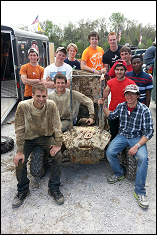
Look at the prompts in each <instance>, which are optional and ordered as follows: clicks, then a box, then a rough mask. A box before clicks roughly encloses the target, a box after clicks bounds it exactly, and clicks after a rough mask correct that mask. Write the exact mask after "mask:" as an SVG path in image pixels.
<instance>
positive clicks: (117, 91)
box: [107, 77, 136, 111]
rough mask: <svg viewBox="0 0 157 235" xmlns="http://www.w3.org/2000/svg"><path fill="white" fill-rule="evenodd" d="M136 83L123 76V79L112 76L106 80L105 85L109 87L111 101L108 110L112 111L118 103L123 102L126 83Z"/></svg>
mask: <svg viewBox="0 0 157 235" xmlns="http://www.w3.org/2000/svg"><path fill="white" fill-rule="evenodd" d="M130 84H134V85H136V83H135V82H134V81H132V80H131V79H129V78H127V77H125V79H124V80H123V81H118V80H117V78H116V77H115V78H112V79H110V80H108V81H107V85H108V86H109V87H110V92H111V102H110V105H109V110H110V111H113V110H114V109H115V108H116V107H117V105H118V104H119V103H122V102H125V101H126V99H125V96H124V90H125V87H126V86H127V85H130Z"/></svg>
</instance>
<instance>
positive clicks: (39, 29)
mask: <svg viewBox="0 0 157 235" xmlns="http://www.w3.org/2000/svg"><path fill="white" fill-rule="evenodd" d="M38 31H42V32H45V31H44V30H42V29H41V27H40V25H39V22H38Z"/></svg>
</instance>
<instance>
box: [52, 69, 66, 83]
mask: <svg viewBox="0 0 157 235" xmlns="http://www.w3.org/2000/svg"><path fill="white" fill-rule="evenodd" d="M57 73H62V74H64V75H65V76H66V71H58V72H51V73H50V78H51V81H52V82H53V81H54V77H55V75H56V74H57Z"/></svg>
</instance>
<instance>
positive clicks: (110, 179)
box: [107, 175, 125, 184]
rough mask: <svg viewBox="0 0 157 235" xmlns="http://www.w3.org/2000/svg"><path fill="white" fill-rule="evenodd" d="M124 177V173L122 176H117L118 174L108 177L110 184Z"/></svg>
mask: <svg viewBox="0 0 157 235" xmlns="http://www.w3.org/2000/svg"><path fill="white" fill-rule="evenodd" d="M124 177H125V176H124V175H123V176H120V177H119V176H116V175H111V176H109V177H108V178H107V181H108V183H109V184H114V183H116V182H117V181H119V180H122V179H124Z"/></svg>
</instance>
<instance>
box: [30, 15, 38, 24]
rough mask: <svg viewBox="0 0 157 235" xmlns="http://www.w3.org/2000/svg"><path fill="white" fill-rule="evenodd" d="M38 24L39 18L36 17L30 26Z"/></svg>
mask: <svg viewBox="0 0 157 235" xmlns="http://www.w3.org/2000/svg"><path fill="white" fill-rule="evenodd" d="M38 22H39V17H38V16H37V17H36V18H35V20H34V21H33V23H32V24H36V23H38Z"/></svg>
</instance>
